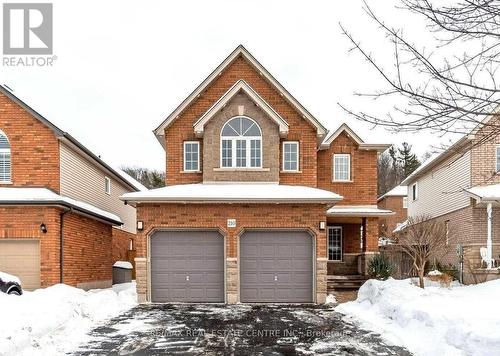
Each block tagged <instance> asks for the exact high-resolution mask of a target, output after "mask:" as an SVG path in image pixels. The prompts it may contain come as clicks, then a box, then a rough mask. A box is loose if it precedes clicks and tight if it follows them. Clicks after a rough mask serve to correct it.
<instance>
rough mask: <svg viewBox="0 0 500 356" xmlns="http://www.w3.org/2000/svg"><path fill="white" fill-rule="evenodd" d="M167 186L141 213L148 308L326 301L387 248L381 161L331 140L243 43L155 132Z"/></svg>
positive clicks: (141, 289) (345, 136) (140, 280)
mask: <svg viewBox="0 0 500 356" xmlns="http://www.w3.org/2000/svg"><path fill="white" fill-rule="evenodd" d="M155 135H156V137H157V139H158V140H159V142H160V143H161V144H162V146H163V147H164V148H165V151H166V183H167V186H166V187H165V188H161V189H154V190H150V191H148V192H138V193H130V194H125V195H124V196H123V197H122V199H123V200H124V201H126V202H127V203H128V204H131V205H134V206H136V207H137V223H138V229H139V230H140V231H138V237H137V258H136V268H137V290H138V294H139V299H140V300H141V301H152V302H166V301H190V302H227V303H236V302H317V303H323V302H324V301H325V298H326V288H327V274H357V273H364V272H365V264H366V260H367V257H368V256H369V255H370V254H373V253H375V252H376V251H377V248H378V245H377V241H378V221H377V220H378V217H379V216H380V215H384V214H388V213H390V212H388V211H381V210H380V209H378V208H377V154H378V153H380V152H381V151H383V150H385V149H386V148H387V147H388V145H375V144H367V143H365V142H363V140H361V138H360V137H359V136H358V135H356V134H355V133H354V132H353V131H352V130H351V129H350V128H349V127H348V126H347V125H345V124H343V125H340V127H339V128H338V130H336V131H335V132H332V133H331V134H328V132H327V130H326V129H325V128H324V127H323V125H322V124H321V123H320V122H319V121H318V120H317V119H315V118H314V117H313V116H312V115H311V113H309V112H308V111H307V110H306V109H305V108H304V107H303V106H302V105H301V104H300V103H299V102H298V101H297V100H296V99H295V98H294V97H293V96H292V95H291V94H290V93H289V92H288V91H286V89H285V88H283V86H282V85H281V84H280V83H279V82H278V81H277V80H276V79H275V78H274V77H272V76H271V74H270V73H269V72H268V71H267V70H266V69H265V68H264V67H263V66H262V65H261V64H260V63H259V62H258V61H257V60H256V59H255V58H254V57H253V56H252V55H251V54H250V53H249V52H248V51H247V50H246V49H245V48H243V47H242V46H239V47H238V48H236V50H235V51H233V52H232V53H231V54H230V55H229V57H227V58H226V59H225V60H224V61H223V62H222V63H221V64H220V65H219V66H218V67H217V68H216V69H215V70H214V71H213V72H212V73H211V74H210V75H209V76H208V78H206V79H205V80H204V81H203V82H202V83H201V84H200V85H199V86H198V87H197V88H196V89H195V91H194V92H192V93H191V94H190V95H189V96H188V97H187V98H186V99H185V100H184V101H183V102H182V103H181V104H180V105H179V107H178V108H177V109H175V110H174V112H173V113H172V114H170V115H169V116H168V117H167V118H166V119H165V120H164V121H163V122H162V123H161V125H160V126H159V127H158V128H157V129H156V130H155Z"/></svg>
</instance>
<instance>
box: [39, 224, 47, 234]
mask: <svg viewBox="0 0 500 356" xmlns="http://www.w3.org/2000/svg"><path fill="white" fill-rule="evenodd" d="M40 231H41V232H42V233H43V234H46V233H47V226H45V224H44V223H41V224H40Z"/></svg>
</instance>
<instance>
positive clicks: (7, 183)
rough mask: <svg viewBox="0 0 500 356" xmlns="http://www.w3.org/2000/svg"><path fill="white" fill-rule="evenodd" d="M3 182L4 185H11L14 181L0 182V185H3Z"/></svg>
mask: <svg viewBox="0 0 500 356" xmlns="http://www.w3.org/2000/svg"><path fill="white" fill-rule="evenodd" d="M4 184H5V185H12V184H14V183H12V182H0V185H4Z"/></svg>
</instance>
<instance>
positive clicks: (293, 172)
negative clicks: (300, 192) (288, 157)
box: [280, 171, 302, 174]
mask: <svg viewBox="0 0 500 356" xmlns="http://www.w3.org/2000/svg"><path fill="white" fill-rule="evenodd" d="M280 173H283V174H287V173H292V174H296V173H302V171H280Z"/></svg>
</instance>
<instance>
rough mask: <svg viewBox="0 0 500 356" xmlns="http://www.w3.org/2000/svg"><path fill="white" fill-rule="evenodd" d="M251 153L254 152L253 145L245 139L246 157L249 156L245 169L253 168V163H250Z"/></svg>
mask: <svg viewBox="0 0 500 356" xmlns="http://www.w3.org/2000/svg"><path fill="white" fill-rule="evenodd" d="M251 151H252V144H251V143H250V139H249V138H246V139H245V153H246V156H247V159H246V162H245V167H246V168H249V167H252V163H251V162H250V159H251Z"/></svg>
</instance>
